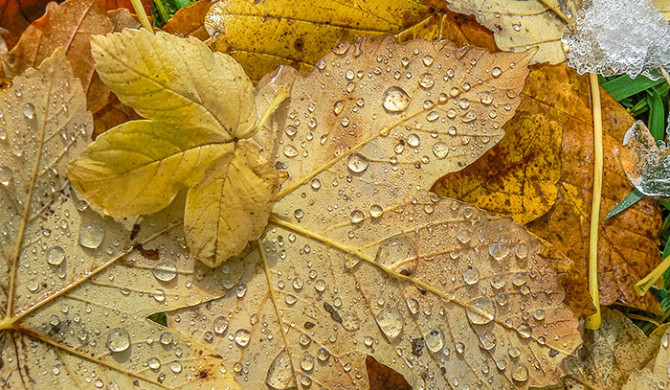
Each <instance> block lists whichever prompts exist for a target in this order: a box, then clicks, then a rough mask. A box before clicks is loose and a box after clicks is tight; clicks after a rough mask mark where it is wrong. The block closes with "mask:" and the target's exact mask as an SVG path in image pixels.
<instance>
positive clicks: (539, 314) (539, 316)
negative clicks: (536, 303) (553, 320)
mask: <svg viewBox="0 0 670 390" xmlns="http://www.w3.org/2000/svg"><path fill="white" fill-rule="evenodd" d="M546 317H547V315H546V313H545V312H544V310H543V309H537V310H535V311H534V312H533V318H535V319H536V320H537V321H544V319H545V318H546Z"/></svg>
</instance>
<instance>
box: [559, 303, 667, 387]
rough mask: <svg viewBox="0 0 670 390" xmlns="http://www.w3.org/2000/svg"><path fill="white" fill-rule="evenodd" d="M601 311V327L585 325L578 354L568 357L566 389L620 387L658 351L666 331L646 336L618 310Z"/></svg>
mask: <svg viewBox="0 0 670 390" xmlns="http://www.w3.org/2000/svg"><path fill="white" fill-rule="evenodd" d="M602 315H603V322H602V327H601V328H600V329H598V330H589V329H585V330H584V334H583V336H582V337H583V338H584V345H583V346H582V347H581V349H580V351H579V357H576V358H570V359H568V361H567V364H568V367H569V370H570V375H569V376H568V377H566V378H564V379H563V383H564V384H565V388H566V389H571V390H586V389H590V390H599V389H602V390H606V389H621V388H622V387H623V385H624V384H625V383H626V381H627V380H628V376H629V375H630V373H631V372H633V371H635V370H640V369H642V368H643V367H644V366H645V365H646V364H647V362H649V360H651V359H652V357H653V356H654V353H655V352H656V351H657V348H658V344H659V339H660V337H661V335H662V334H663V331H658V330H657V331H655V332H654V333H653V334H652V335H651V336H650V337H647V336H646V335H645V334H644V332H642V331H641V330H640V328H638V327H637V326H636V325H635V324H633V322H632V321H631V320H629V319H628V318H627V317H626V316H624V315H623V314H621V313H620V312H618V311H614V310H609V309H603V311H602ZM665 328H667V327H666V326H664V327H663V329H665Z"/></svg>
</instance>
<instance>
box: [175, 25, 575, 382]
mask: <svg viewBox="0 0 670 390" xmlns="http://www.w3.org/2000/svg"><path fill="white" fill-rule="evenodd" d="M529 58H530V54H529V53H525V54H507V53H495V54H489V53H487V52H486V51H484V50H482V49H475V48H464V49H461V50H458V49H456V48H455V47H454V46H452V45H450V44H449V43H448V42H428V41H423V40H418V41H411V42H408V43H405V44H397V43H396V42H395V41H394V40H393V39H392V38H386V39H380V38H365V39H363V40H361V41H360V42H358V43H356V44H350V43H346V42H345V43H342V44H340V45H338V46H337V47H336V48H335V49H334V52H332V53H330V54H328V55H327V56H325V57H324V58H323V59H322V60H320V61H318V62H317V66H316V69H314V70H313V71H312V72H310V74H309V75H308V76H307V77H306V78H304V79H303V78H302V77H301V76H299V74H298V73H297V72H296V71H295V70H292V69H290V68H283V69H282V70H280V71H279V73H278V74H272V75H270V76H268V77H267V78H266V79H264V80H261V82H260V83H259V85H258V88H257V96H258V99H259V100H258V101H257V102H258V106H259V109H262V108H263V106H264V105H266V104H268V101H269V100H270V99H269V96H273V95H274V93H275V92H276V91H277V90H280V89H281V88H283V87H284V86H285V85H286V84H292V85H291V91H292V92H291V96H292V97H291V101H290V103H289V105H288V106H285V107H283V108H282V109H280V111H279V112H278V115H277V116H276V117H275V118H274V120H272V121H271V122H270V126H267V127H265V128H264V129H263V130H262V131H261V132H259V134H258V135H257V137H256V139H257V140H258V141H259V143H261V144H262V145H265V150H264V153H265V154H266V155H267V156H269V157H270V158H271V159H272V160H271V161H272V162H273V163H274V164H275V165H276V166H278V167H279V168H280V169H282V170H284V171H286V175H287V180H286V181H285V182H284V183H283V184H282V187H281V189H280V191H279V193H278V200H277V202H276V203H275V204H274V206H273V211H272V216H271V217H270V223H269V225H268V227H267V228H266V232H265V235H264V236H263V237H262V238H261V239H260V240H259V241H258V242H257V245H258V246H257V247H256V248H254V250H253V251H252V252H251V253H250V254H249V255H248V256H247V257H246V258H245V260H244V262H245V266H244V275H243V276H242V278H241V279H240V283H239V284H238V285H237V286H235V287H234V288H233V289H232V290H231V291H229V292H227V293H226V294H225V295H223V296H222V297H221V298H220V299H217V300H214V301H211V302H208V303H206V304H204V305H198V306H195V307H193V308H187V309H183V310H179V311H174V312H170V313H168V321H169V325H170V326H171V327H173V328H174V329H177V330H179V331H180V332H182V333H185V334H188V335H190V336H191V337H193V338H194V339H196V340H205V342H209V343H211V345H212V346H213V348H215V349H216V350H217V351H218V352H219V353H221V355H222V356H223V357H224V359H225V360H226V361H227V362H228V363H229V365H231V366H232V367H233V371H234V372H235V373H236V378H237V380H238V382H239V383H244V385H245V386H247V387H249V388H261V387H263V386H268V387H270V388H274V389H288V388H309V387H310V386H311V387H312V388H313V387H351V388H363V389H365V388H367V387H368V379H367V376H366V375H365V360H366V356H367V355H370V356H372V357H374V358H375V359H376V360H377V361H379V362H380V363H382V364H385V365H387V366H389V367H390V368H392V369H394V370H396V371H397V372H399V373H401V374H402V375H403V376H404V377H405V378H406V379H407V381H408V383H409V384H410V385H412V386H413V387H414V388H424V387H425V388H446V387H449V386H458V387H461V386H466V387H472V388H476V387H478V386H483V387H490V388H502V387H511V386H516V387H518V388H528V387H529V386H531V385H543V384H549V383H552V382H553V381H556V380H558V378H559V377H560V368H558V367H557V365H558V364H559V362H560V361H562V360H563V359H564V358H565V356H567V355H569V354H571V353H572V351H573V350H574V348H575V347H576V346H577V345H578V344H579V343H580V339H579V333H578V331H577V319H576V317H575V316H574V315H573V314H572V313H571V312H570V310H568V309H567V307H566V306H565V305H564V304H563V303H562V302H563V298H564V292H563V290H562V288H561V287H560V286H559V285H558V283H557V281H556V274H555V272H554V270H553V269H552V267H551V266H550V265H549V262H550V261H553V260H554V259H553V258H551V257H549V255H548V254H549V253H552V252H551V250H550V249H549V248H546V247H543V244H542V243H541V242H540V241H539V240H537V238H535V237H534V236H532V235H531V234H529V233H528V232H526V231H525V230H524V229H523V228H521V227H520V226H518V225H515V224H514V223H512V221H511V220H509V219H507V218H500V217H494V216H491V215H488V214H487V213H485V212H483V211H481V210H478V209H476V208H473V207H470V206H469V205H467V204H464V203H461V202H458V201H456V200H451V199H446V198H443V199H440V198H438V197H436V196H434V194H432V195H431V194H429V193H428V189H429V188H430V186H431V185H432V182H433V181H434V180H435V179H436V178H437V177H439V175H440V174H442V173H443V172H445V171H450V170H457V169H460V168H461V167H462V166H464V165H467V164H469V163H470V162H472V161H474V160H475V159H477V158H478V157H479V156H480V155H481V154H482V153H484V151H485V150H487V149H488V148H490V147H491V146H492V145H493V144H494V143H495V142H497V141H498V140H499V138H500V136H501V135H502V133H501V132H500V128H501V125H502V124H504V122H505V121H507V120H509V118H511V116H512V115H513V112H514V108H515V107H516V106H517V105H518V103H519V100H520V99H519V97H518V94H519V92H520V90H521V87H522V84H523V79H524V78H525V75H526V72H527V70H526V64H527V62H528V60H529ZM438 72H444V73H446V74H447V75H448V76H447V77H444V78H443V77H436V76H435V75H436V74H438ZM480 80H481V82H479V81H480ZM510 91H513V92H514V93H511V92H510ZM510 96H512V97H510ZM506 105H509V110H507V109H506V108H505V107H506ZM496 107H497V108H496ZM492 112H493V113H494V114H491V113H492ZM492 118H493V119H492ZM553 253H556V252H555V251H554V252H553ZM192 324H196V325H192ZM220 324H225V327H221V326H219V325H220ZM202 325H206V326H202Z"/></svg>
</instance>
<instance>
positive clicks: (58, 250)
mask: <svg viewBox="0 0 670 390" xmlns="http://www.w3.org/2000/svg"><path fill="white" fill-rule="evenodd" d="M63 260H65V250H64V249H63V248H62V247H60V246H53V247H51V248H49V249H48V250H47V263H49V264H51V265H55V266H58V265H61V263H62V262H63Z"/></svg>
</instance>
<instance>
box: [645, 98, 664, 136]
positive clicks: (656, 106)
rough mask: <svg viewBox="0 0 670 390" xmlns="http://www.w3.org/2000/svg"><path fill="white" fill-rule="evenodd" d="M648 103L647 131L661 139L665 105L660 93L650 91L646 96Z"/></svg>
mask: <svg viewBox="0 0 670 390" xmlns="http://www.w3.org/2000/svg"><path fill="white" fill-rule="evenodd" d="M647 104H649V131H650V132H651V135H652V136H653V137H654V139H656V140H657V141H658V140H661V139H663V136H664V135H665V107H663V100H662V99H661V95H659V94H657V93H656V92H653V91H652V92H651V93H650V95H649V96H647Z"/></svg>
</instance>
